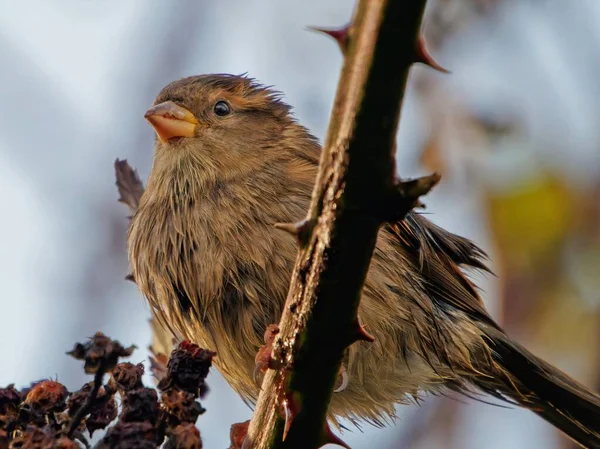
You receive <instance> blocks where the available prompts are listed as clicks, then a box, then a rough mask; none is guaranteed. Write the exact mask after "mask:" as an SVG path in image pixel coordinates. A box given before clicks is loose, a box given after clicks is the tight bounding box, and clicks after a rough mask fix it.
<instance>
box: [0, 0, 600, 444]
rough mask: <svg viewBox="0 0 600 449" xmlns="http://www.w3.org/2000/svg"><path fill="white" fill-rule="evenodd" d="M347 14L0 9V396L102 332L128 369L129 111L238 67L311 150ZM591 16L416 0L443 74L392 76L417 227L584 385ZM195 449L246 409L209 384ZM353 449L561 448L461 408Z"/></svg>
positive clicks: (132, 291)
mask: <svg viewBox="0 0 600 449" xmlns="http://www.w3.org/2000/svg"><path fill="white" fill-rule="evenodd" d="M353 6H354V1H348V0H346V1H342V0H304V1H302V2H281V1H278V0H255V1H253V2H241V1H239V0H238V1H234V0H227V1H225V0H219V1H209V0H203V1H200V0H179V1H177V2H166V1H150V0H129V1H127V2H119V1H116V0H112V1H111V0H95V1H90V0H29V1H26V2H15V1H10V0H0V11H2V14H0V61H1V65H2V70H0V207H1V210H2V220H0V248H1V251H0V281H1V283H0V285H2V289H1V296H0V298H1V299H0V302H1V308H0V310H2V312H1V315H0V317H1V318H0V323H1V324H0V354H1V356H0V385H6V384H8V383H11V382H15V383H16V384H17V385H18V386H24V385H26V384H28V383H29V382H30V381H33V380H38V379H40V378H48V377H55V376H58V378H59V379H60V380H61V381H62V382H63V383H65V384H66V385H67V387H69V388H70V389H71V390H75V389H78V388H79V387H80V386H81V385H82V384H83V383H84V382H86V381H88V380H90V379H89V378H88V377H86V376H85V375H84V374H83V370H82V369H81V367H80V363H79V362H77V361H74V360H71V359H70V358H68V357H67V356H65V355H64V352H65V351H66V350H69V349H71V347H72V344H73V343H74V342H75V341H81V340H83V339H84V338H85V337H87V336H91V335H92V334H93V333H94V332H95V331H97V330H102V331H103V332H105V333H106V334H108V335H110V336H111V337H113V338H117V339H119V340H120V341H121V342H122V343H124V344H131V343H135V344H137V345H138V346H139V347H140V349H139V350H138V351H137V352H136V353H135V354H134V356H133V358H132V361H135V362H139V361H143V360H147V351H146V346H147V345H148V344H149V343H150V340H151V333H150V327H149V325H148V318H149V310H148V308H147V307H146V305H145V304H144V302H143V300H142V298H141V296H140V295H139V293H138V292H137V290H136V287H135V285H134V284H132V283H130V282H127V281H125V280H124V276H125V274H126V273H127V270H128V266H127V256H126V251H125V234H126V227H127V219H126V217H127V215H128V210H127V209H126V208H125V207H124V206H123V205H120V204H118V203H117V201H116V198H117V192H116V188H115V186H114V171H113V162H114V160H115V159H116V158H127V159H128V160H129V162H130V163H131V164H132V165H133V166H134V167H137V168H138V171H139V173H140V175H141V176H142V178H143V179H145V178H146V176H147V175H148V172H149V169H150V165H151V158H152V144H153V140H154V135H153V132H152V129H151V128H150V127H149V126H148V125H147V124H146V122H145V121H144V119H143V114H144V112H145V110H146V109H147V107H148V106H149V105H150V104H151V102H152V101H153V99H154V97H155V95H156V94H157V93H158V92H159V90H160V89H161V88H162V87H163V86H164V85H165V84H167V83H168V82H170V81H172V80H174V79H177V78H180V77H183V76H187V75H192V74H199V73H206V72H230V73H243V72H248V73H249V75H251V76H253V77H256V78H257V79H259V80H260V81H262V82H264V83H266V84H271V85H275V86H276V87H277V88H278V89H279V90H281V91H283V92H284V93H285V98H286V100H287V101H288V102H289V103H290V104H292V105H294V106H295V111H296V115H297V117H298V118H299V120H300V121H301V122H302V123H304V124H305V125H307V126H308V127H309V128H311V129H312V131H313V132H314V133H315V134H316V135H317V136H318V137H319V138H322V137H323V136H324V133H325V131H326V127H327V123H328V119H329V113H330V109H331V106H332V101H333V98H334V94H335V88H336V83H337V79H338V75H339V69H340V67H341V62H342V58H341V54H340V52H339V50H338V48H337V46H336V45H335V43H334V42H333V41H332V40H328V38H326V37H323V36H321V35H318V34H316V33H313V32H309V31H307V30H306V27H307V26H311V25H312V26H323V27H335V26H340V25H343V24H345V23H346V22H347V21H348V20H349V18H350V17H351V14H352V10H353ZM599 23H600V3H599V2H598V1H597V0H579V1H577V2H574V1H570V0H535V1H533V0H531V1H527V0H518V1H517V0H437V1H434V0H430V2H429V7H428V11H427V15H426V24H425V35H426V38H427V41H428V43H429V47H430V50H431V52H432V54H433V55H434V56H435V58H436V59H437V60H438V62H440V63H441V64H442V65H444V66H446V67H447V68H449V69H450V70H451V71H452V74H451V75H442V74H439V73H437V72H434V71H433V70H431V69H427V68H424V67H421V66H418V67H415V68H414V69H413V71H412V73H411V78H410V81H409V90H408V94H407V97H406V100H405V104H404V109H403V118H402V122H401V129H400V132H399V137H398V140H399V145H398V158H399V172H400V173H401V174H402V175H403V176H417V175H420V174H424V173H428V172H431V171H432V170H437V171H440V172H442V173H443V176H444V177H443V182H442V184H441V185H440V186H438V187H437V188H436V189H435V190H434V193H432V194H431V195H430V196H428V197H427V201H426V202H427V205H428V209H427V211H426V212H427V213H428V216H429V218H431V219H432V220H433V221H435V222H437V223H438V224H440V225H442V226H444V227H446V228H447V229H449V230H451V231H454V232H457V233H460V234H463V235H466V236H468V237H470V238H472V239H473V240H475V241H476V242H477V243H479V244H480V245H482V246H483V247H484V248H485V249H486V250H487V251H488V253H489V254H490V257H491V259H492V261H493V262H492V267H493V269H494V271H495V273H496V274H497V276H498V277H496V278H494V277H492V276H488V277H485V278H480V279H477V281H478V282H479V283H480V285H481V287H482V290H483V291H484V297H485V301H486V303H487V304H488V307H489V309H490V311H491V312H492V314H493V316H494V317H495V318H496V319H497V320H498V321H499V322H500V323H501V324H502V325H503V326H504V327H505V328H506V330H507V331H508V332H509V333H510V334H511V335H513V336H514V337H515V338H516V339H517V340H519V341H520V342H522V343H523V344H524V345H525V346H527V347H528V348H530V349H531V350H532V351H533V352H535V353H537V354H539V355H541V356H543V357H544V358H546V359H547V360H549V361H551V362H553V363H554V364H556V365H558V366H559V367H561V368H562V369H564V370H565V371H567V372H568V373H569V374H571V375H572V376H574V377H575V378H577V379H579V380H580V381H582V382H583V383H585V384H587V385H589V386H591V387H593V388H594V389H600V354H599V351H598V340H599V338H600V311H599V310H598V306H599V305H600V132H599V131H598V130H599V126H598V122H599V119H600V81H599V78H598V73H599V72H600V58H599V57H598V55H600V27H599V26H598V24H599ZM209 383H210V386H211V393H210V394H209V396H208V397H207V399H205V400H204V401H203V405H204V406H205V407H206V408H207V410H208V411H207V412H206V413H205V414H204V415H203V416H201V417H200V419H199V421H198V423H199V427H200V429H201V432H202V435H203V439H204V442H205V447H207V448H224V447H227V446H228V444H229V427H230V425H231V424H232V423H234V422H240V421H244V420H246V419H248V418H249V417H250V415H251V411H250V409H248V408H247V407H246V406H245V405H244V404H243V403H242V401H241V400H240V399H239V398H238V397H237V396H236V395H235V394H234V393H233V392H232V391H231V390H230V389H229V387H228V386H227V385H226V384H225V383H224V382H223V381H222V379H221V378H220V376H219V375H218V373H217V372H216V371H213V373H212V374H211V376H210V378H209ZM343 438H344V439H345V440H346V441H347V442H348V443H349V444H350V445H351V446H352V447H354V448H361V447H365V446H367V445H369V446H372V447H378V448H390V449H392V448H403V449H425V448H432V447H443V448H448V449H450V448H473V449H474V448H478V449H496V448H503V449H518V448H548V449H558V448H565V449H566V448H574V445H573V444H572V443H570V442H569V441H567V440H566V439H564V438H563V437H562V436H561V435H559V434H558V432H557V431H555V430H554V429H553V428H552V427H551V426H549V425H547V424H545V423H544V422H543V421H542V420H541V419H539V418H537V417H536V416H535V415H534V414H533V413H530V412H526V411H521V410H515V409H505V408H500V407H492V406H489V405H485V404H480V403H475V402H473V401H471V400H465V398H461V397H457V398H455V399H433V398H431V399H429V400H427V401H426V402H425V404H424V405H423V406H421V407H416V406H413V407H402V408H401V409H400V410H399V419H398V423H397V425H396V426H394V427H390V428H387V429H383V430H381V429H374V428H371V427H368V426H367V427H364V428H363V431H362V432H360V431H352V432H345V434H344V436H343Z"/></svg>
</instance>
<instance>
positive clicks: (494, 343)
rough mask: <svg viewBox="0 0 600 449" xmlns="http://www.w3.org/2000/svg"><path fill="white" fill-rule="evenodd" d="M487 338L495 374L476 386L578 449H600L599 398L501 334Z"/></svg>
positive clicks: (490, 333) (489, 334) (492, 333)
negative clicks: (554, 429)
mask: <svg viewBox="0 0 600 449" xmlns="http://www.w3.org/2000/svg"><path fill="white" fill-rule="evenodd" d="M486 335H487V338H488V339H489V347H490V349H491V350H492V360H493V363H494V365H495V367H496V369H497V371H498V372H496V373H494V376H493V378H478V380H476V381H475V384H476V385H477V386H478V387H479V388H481V389H482V390H484V391H486V392H488V393H492V394H494V395H496V396H497V395H498V394H500V395H502V396H505V397H508V398H509V400H512V401H514V402H517V403H518V404H520V405H521V406H523V407H526V408H528V409H530V410H531V411H533V412H535V413H537V414H538V415H539V416H540V417H542V418H543V419H545V420H546V421H548V422H549V423H551V424H552V425H554V426H555V427H557V428H559V429H560V430H562V431H563V432H564V433H565V434H567V435H568V436H569V437H571V438H572V439H573V440H574V441H576V442H577V443H579V444H580V445H581V446H583V447H585V448H589V449H596V448H599V449H600V397H599V396H598V395H596V394H595V393H593V392H592V391H591V390H589V389H588V388H586V387H584V386H583V385H581V384H580V383H579V382H577V381H576V380H574V379H572V378H571V377H569V376H568V375H566V374H565V373H563V372H561V371H560V370H558V369H557V368H555V367H553V366H552V365H550V364H548V363H546V362H544V361H543V360H541V359H540V358H538V357H536V356H535V355H533V354H532V353H530V352H529V351H527V350H526V349H525V348H523V347H522V346H520V345H519V344H517V343H515V342H513V341H511V340H510V339H509V338H508V337H507V336H506V335H505V334H503V333H502V332H501V331H498V330H497V329H488V330H486Z"/></svg>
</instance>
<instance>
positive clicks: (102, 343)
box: [67, 332, 135, 374]
mask: <svg viewBox="0 0 600 449" xmlns="http://www.w3.org/2000/svg"><path fill="white" fill-rule="evenodd" d="M134 349H135V346H130V347H128V348H124V347H123V346H122V345H121V343H119V342H118V341H116V340H111V339H110V338H108V337H106V336H105V335H104V334H103V333H102V332H96V334H95V335H94V336H93V337H92V338H90V340H89V341H88V342H87V343H85V344H82V343H77V344H76V345H75V347H74V348H73V350H72V351H70V352H67V354H69V355H71V356H72V357H74V358H76V359H78V360H85V366H84V368H85V372H86V373H87V374H94V373H95V372H96V371H97V370H98V368H99V367H100V366H103V369H104V370H105V371H112V370H113V368H114V367H115V366H116V364H117V362H118V360H119V357H129V356H130V355H131V354H132V353H133V350H134Z"/></svg>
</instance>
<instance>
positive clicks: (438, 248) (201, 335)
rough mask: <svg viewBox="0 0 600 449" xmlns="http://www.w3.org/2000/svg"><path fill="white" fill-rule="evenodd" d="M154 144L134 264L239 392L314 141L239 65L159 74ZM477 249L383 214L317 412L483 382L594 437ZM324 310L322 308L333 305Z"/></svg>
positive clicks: (151, 117) (585, 439)
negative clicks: (529, 343)
mask: <svg viewBox="0 0 600 449" xmlns="http://www.w3.org/2000/svg"><path fill="white" fill-rule="evenodd" d="M145 118H146V119H147V120H148V122H149V123H150V124H151V125H152V127H153V128H154V131H155V133H156V143H155V148H154V159H153V164H152V169H151V173H150V175H149V178H148V181H147V187H146V190H145V192H144V194H143V196H142V198H141V200H140V204H139V208H138V209H137V211H136V213H135V215H134V216H133V218H132V221H131V225H130V228H129V231H128V254H129V259H130V263H131V266H132V270H133V277H134V279H135V281H136V283H137V285H138V287H139V289H140V291H141V293H142V294H143V296H145V298H146V299H147V301H148V303H149V305H150V308H151V310H152V313H153V314H154V315H155V317H156V318H157V320H158V321H159V322H160V323H161V325H163V326H164V327H165V328H166V329H168V330H169V331H170V332H172V333H173V334H174V335H177V336H180V337H181V338H185V339H189V340H191V341H193V342H195V343H197V344H199V345H201V346H203V347H207V348H210V349H212V350H215V351H216V352H217V354H218V355H217V357H216V359H215V365H216V367H217V369H218V370H219V371H220V373H221V374H222V375H223V376H224V378H225V379H226V381H227V382H228V383H229V385H231V387H232V388H233V389H234V390H235V391H236V392H237V393H239V394H240V395H241V396H242V398H244V399H245V400H246V401H247V402H248V403H250V404H253V403H254V402H255V401H256V399H257V397H258V393H259V385H258V384H257V383H256V382H255V380H254V371H255V356H256V354H257V351H258V350H259V348H260V347H261V346H262V345H263V335H264V334H265V330H266V329H267V327H268V326H269V325H270V324H272V323H277V322H279V319H280V316H281V314H282V309H283V306H284V303H285V300H286V296H287V292H288V287H289V281H290V277H291V273H292V269H293V266H294V262H295V259H296V255H297V251H298V248H297V242H296V240H295V238H294V237H293V236H291V235H289V234H288V233H285V232H281V231H279V230H277V229H274V224H275V223H290V222H297V221H300V220H301V219H303V218H304V217H305V215H306V213H307V210H308V207H309V202H310V200H311V194H312V191H313V186H314V183H315V180H316V175H317V169H318V163H319V157H320V151H321V147H320V145H319V142H318V140H317V139H316V138H315V137H313V136H312V135H311V134H310V132H309V131H308V130H307V129H306V128H305V127H303V126H302V125H301V124H299V123H298V121H297V120H296V119H295V118H294V117H293V115H292V112H291V108H290V106H288V105H287V104H286V103H285V102H284V101H283V100H282V95H281V94H280V93H279V92H277V91H275V90H274V89H272V88H271V87H266V86H264V85H261V84H260V83H258V82H257V81H256V80H254V79H252V78H249V77H247V76H237V75H230V74H208V75H200V76H192V77H187V78H183V79H181V80H178V81H175V82H173V83H171V84H169V85H167V86H166V87H165V88H164V89H163V90H162V91H161V92H160V93H159V95H158V97H157V98H156V100H155V101H154V104H153V106H152V107H151V108H150V109H149V110H148V111H147V112H146V114H145ZM486 261H487V257H486V255H485V253H484V252H483V251H482V250H481V249H480V248H479V247H478V246H477V245H475V244H474V243H473V242H471V241H469V240H467V239H465V238H463V237H460V236H457V235H455V234H452V233H450V232H447V231H445V230H444V229H442V228H440V227H438V226H436V225H435V224H433V223H432V222H430V221H429V220H427V219H426V218H425V217H423V216H422V215H419V214H418V213H415V212H411V213H409V214H408V215H407V216H406V218H404V219H403V220H401V221H398V222H395V223H388V224H386V225H384V226H383V227H382V228H381V230H380V232H379V235H378V239H377V245H376V248H375V251H374V254H373V258H372V261H371V265H370V268H369V271H368V274H367V278H366V282H365V284H364V289H363V292H362V298H361V302H360V306H359V311H358V314H359V317H360V320H361V323H362V324H363V325H364V326H365V327H366V328H367V329H368V331H369V333H370V334H372V335H373V336H374V337H375V341H374V342H373V343H368V342H358V343H355V344H353V345H352V346H350V347H349V349H348V351H347V354H346V357H345V360H344V364H343V365H344V369H345V372H346V374H347V381H346V382H344V388H343V389H342V390H343V391H339V392H337V393H335V394H334V395H333V398H332V400H331V403H330V406H329V411H328V417H329V418H330V419H331V420H333V421H334V422H337V420H338V419H340V418H345V419H349V420H350V421H353V422H355V423H359V422H361V421H366V422H371V423H373V424H376V425H383V424H385V423H387V422H389V421H390V420H391V419H393V417H394V408H395V406H396V405H397V404H403V403H408V402H411V401H412V400H414V399H415V398H421V397H422V396H424V395H426V394H436V393H445V392H449V391H455V392H461V393H464V394H466V395H468V396H471V395H473V393H487V394H489V395H492V396H494V397H496V398H499V399H502V400H505V401H509V402H511V403H513V404H517V405H519V406H522V407H525V408H527V409H530V410H531V411H533V412H535V413H537V414H538V415H539V416H541V417H542V418H543V419H545V420H546V421H548V422H549V423H550V424H552V425H554V426H556V427H557V428H559V429H561V430H562V431H563V432H564V433H566V434H567V435H568V436H570V437H571V438H572V439H573V440H575V441H576V442H578V443H579V444H581V445H583V446H584V447H588V448H600V397H599V396H597V395H596V394H595V393H594V392H592V391H591V390H589V389H588V388H586V387H585V386H583V385H581V384H580V383H578V382H577V381H575V380H574V379H572V378H571V377H569V376H568V375H566V374H564V373H563V372H561V371H560V370H558V369H557V368H555V367H554V366H552V365H550V364H549V363H546V362H545V361H543V360H541V359H540V358H538V357H536V356H535V355H533V354H532V353H530V352H529V351H528V350H527V349H525V348H524V347H522V346H521V345H520V344H518V343H517V342H516V341H514V340H512V339H511V338H510V337H508V336H507V335H506V333H505V332H504V331H503V330H502V328H501V327H500V326H499V325H498V324H496V322H495V321H494V320H493V319H492V318H491V316H490V315H489V314H488V312H487V311H486V309H485V307H484V304H483V302H482V300H481V298H480V296H479V293H478V289H477V287H476V286H475V285H474V284H473V282H472V281H471V280H470V279H469V278H468V274H469V272H470V271H473V270H487V266H486ZM332 319H334V318H332Z"/></svg>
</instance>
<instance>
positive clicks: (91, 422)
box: [85, 393, 118, 436]
mask: <svg viewBox="0 0 600 449" xmlns="http://www.w3.org/2000/svg"><path fill="white" fill-rule="evenodd" d="M117 413H118V409H117V401H115V398H114V397H112V396H109V395H107V394H106V393H104V395H103V396H102V397H101V396H100V394H98V398H97V399H96V403H95V404H94V405H93V406H92V410H91V411H90V416H89V417H88V418H87V419H86V420H85V427H86V429H87V430H88V432H89V433H90V436H92V435H93V434H94V432H95V431H96V430H98V429H106V428H107V427H108V425H109V424H110V423H111V422H113V420H114V419H115V418H116V417H117Z"/></svg>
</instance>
